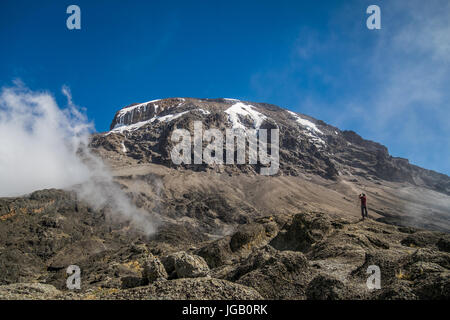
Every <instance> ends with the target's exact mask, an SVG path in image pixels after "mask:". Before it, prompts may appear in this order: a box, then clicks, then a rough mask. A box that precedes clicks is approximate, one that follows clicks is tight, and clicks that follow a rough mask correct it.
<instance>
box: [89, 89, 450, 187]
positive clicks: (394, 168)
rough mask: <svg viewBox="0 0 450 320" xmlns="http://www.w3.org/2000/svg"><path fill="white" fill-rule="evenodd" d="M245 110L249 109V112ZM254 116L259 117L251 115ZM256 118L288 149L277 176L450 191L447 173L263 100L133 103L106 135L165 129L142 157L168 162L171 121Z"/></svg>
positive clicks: (248, 124) (220, 123)
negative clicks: (362, 179)
mask: <svg viewBox="0 0 450 320" xmlns="http://www.w3.org/2000/svg"><path fill="white" fill-rule="evenodd" d="M238 104H241V105H242V106H241V107H240V109H239V108H238V110H237V112H235V116H236V117H235V118H234V119H235V120H234V121H236V122H237V123H232V121H231V120H230V118H231V116H230V115H229V114H227V113H226V112H227V110H229V109H230V108H232V107H233V106H235V105H238ZM246 106H248V107H246ZM245 108H247V109H245ZM248 110H250V111H252V110H253V111H254V114H252V113H251V112H250V111H248ZM258 114H260V117H264V119H256V118H257V117H258ZM252 117H253V118H252ZM255 119H256V120H257V121H260V122H262V124H261V128H265V129H270V128H277V127H278V128H279V129H280V150H282V151H287V152H281V153H280V170H281V172H282V174H287V175H298V174H300V173H303V172H306V173H315V174H318V175H320V176H322V177H325V178H328V179H336V178H337V177H338V176H340V175H343V174H344V175H345V174H349V173H350V174H351V175H356V176H367V177H368V178H369V179H375V180H376V179H383V180H387V181H396V182H409V183H411V184H413V185H417V186H424V187H427V188H430V189H432V190H435V191H438V192H442V193H444V194H447V195H450V177H448V176H447V175H445V174H443V173H439V172H436V171H433V170H429V169H425V168H421V167H419V166H416V165H414V164H410V163H409V160H408V159H405V158H401V157H393V156H392V155H390V154H389V152H388V149H387V147H385V146H383V145H382V144H380V143H378V142H374V141H370V140H366V139H363V138H362V137H361V136H360V135H358V134H357V133H356V132H354V131H352V130H340V129H339V128H337V127H334V126H332V125H329V124H327V123H325V122H324V121H322V120H317V119H315V118H313V117H310V116H308V115H304V114H301V113H295V112H292V111H289V110H287V109H283V108H281V107H279V106H276V105H273V104H268V103H255V102H248V101H241V100H237V99H229V98H218V99H197V98H167V99H157V100H152V101H149V102H145V103H135V104H131V105H128V106H126V107H124V108H122V109H120V110H118V111H117V112H116V113H115V115H114V118H113V121H112V123H111V126H110V131H109V132H108V133H107V134H106V135H107V136H109V135H111V134H123V135H124V136H126V137H131V141H133V139H135V138H133V135H134V136H136V139H135V141H134V142H135V143H137V144H140V143H141V142H142V143H144V142H143V141H142V139H140V138H139V137H137V136H138V135H137V134H136V131H137V132H139V131H142V130H146V131H149V130H152V129H151V128H153V127H155V128H157V130H163V131H164V130H167V132H164V133H163V134H162V137H159V136H158V135H156V136H155V137H154V139H155V140H156V139H157V138H162V139H163V140H164V141H163V142H162V143H160V144H158V146H159V148H162V149H164V150H162V154H160V156H159V157H157V156H156V157H150V158H148V159H147V160H148V161H150V162H155V161H156V162H159V163H163V164H165V165H168V166H171V164H170V159H168V157H167V155H168V153H169V152H168V148H167V147H169V146H171V142H170V141H169V139H168V138H169V136H170V133H171V131H172V130H173V128H174V126H175V125H178V126H179V127H183V128H188V127H189V123H188V122H189V121H192V120H200V121H203V122H204V126H205V129H207V128H212V127H218V128H219V129H220V130H224V129H226V128H230V127H233V126H236V125H238V126H242V127H244V128H252V127H254V126H253V123H252V121H256V120H255ZM97 137H105V136H104V135H103V136H102V135H100V136H98V135H97ZM101 139H102V138H100V139H98V138H96V139H94V140H95V141H94V144H93V145H96V144H98V143H100V144H101V143H102V142H101V141H99V140H101ZM144 144H145V143H144ZM122 149H123V148H122ZM144 153H145V152H144ZM130 156H131V157H138V158H140V159H141V160H143V159H144V158H145V156H144V155H143V154H142V153H141V156H139V155H138V154H136V153H133V152H131V153H130ZM191 168H192V167H191ZM356 168H359V169H360V170H356ZM247 169H249V168H248V166H247V167H246V169H245V171H246V172H248V171H256V170H247Z"/></svg>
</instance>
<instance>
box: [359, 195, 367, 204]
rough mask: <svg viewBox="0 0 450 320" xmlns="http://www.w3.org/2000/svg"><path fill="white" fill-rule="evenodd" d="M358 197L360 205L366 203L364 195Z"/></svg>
mask: <svg viewBox="0 0 450 320" xmlns="http://www.w3.org/2000/svg"><path fill="white" fill-rule="evenodd" d="M359 199H360V200H361V206H365V205H366V196H359Z"/></svg>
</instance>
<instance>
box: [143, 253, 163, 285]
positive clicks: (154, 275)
mask: <svg viewBox="0 0 450 320" xmlns="http://www.w3.org/2000/svg"><path fill="white" fill-rule="evenodd" d="M142 276H143V279H144V282H145V283H153V282H155V281H161V280H166V279H167V278H168V277H169V276H168V274H167V271H166V269H165V268H164V265H163V264H162V262H161V261H160V260H159V259H158V258H157V257H155V256H153V255H151V256H149V258H148V260H147V261H146V263H145V264H144V269H143V271H142Z"/></svg>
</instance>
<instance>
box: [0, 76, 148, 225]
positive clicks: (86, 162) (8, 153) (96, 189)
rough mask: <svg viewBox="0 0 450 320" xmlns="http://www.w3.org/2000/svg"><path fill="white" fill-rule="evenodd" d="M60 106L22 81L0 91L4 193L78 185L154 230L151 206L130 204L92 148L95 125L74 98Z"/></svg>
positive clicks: (98, 203)
mask: <svg viewBox="0 0 450 320" xmlns="http://www.w3.org/2000/svg"><path fill="white" fill-rule="evenodd" d="M63 94H64V95H65V96H66V97H67V100H68V107H67V109H64V110H61V109H60V108H59V107H58V105H57V104H56V101H55V99H54V98H53V97H52V96H51V95H50V94H49V93H46V92H32V91H30V90H28V89H26V88H24V87H23V86H22V85H19V86H15V87H11V88H3V89H2V91H1V94H0V196H1V197H5V196H19V195H23V194H27V193H30V192H32V191H35V190H40V189H46V188H60V189H70V190H75V191H76V192H77V194H78V195H79V196H80V197H81V198H82V199H83V200H85V201H87V202H88V203H89V204H90V205H91V206H93V207H94V208H96V209H100V208H104V207H108V208H109V211H111V212H112V213H115V214H117V215H118V216H119V217H122V218H124V219H126V220H128V221H130V222H131V223H132V224H134V225H135V226H136V227H137V228H138V229H140V230H142V231H144V232H146V233H152V232H153V231H154V223H153V222H152V218H151V217H150V215H149V214H148V213H147V212H144V211H142V210H139V209H138V208H136V207H135V206H134V205H132V204H131V202H130V201H129V199H128V197H127V196H126V194H125V193H124V192H123V191H122V190H121V189H120V187H119V186H118V185H117V184H115V183H114V181H113V177H112V175H111V174H110V173H109V171H108V169H107V168H106V167H105V165H104V164H103V162H102V161H101V159H99V158H98V157H96V156H94V155H93V154H91V153H90V151H89V149H88V147H87V146H88V142H89V136H90V133H91V132H92V131H93V129H94V128H93V125H92V124H91V123H89V122H88V121H87V119H86V117H85V116H84V114H83V113H82V112H80V110H79V108H77V107H76V106H75V105H74V104H73V102H72V96H71V93H70V90H69V88H67V87H63Z"/></svg>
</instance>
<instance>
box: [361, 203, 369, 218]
mask: <svg viewBox="0 0 450 320" xmlns="http://www.w3.org/2000/svg"><path fill="white" fill-rule="evenodd" d="M364 211H365V212H366V213H365V214H364ZM361 215H362V217H363V218H364V217H369V214H368V213H367V207H366V206H364V205H362V206H361Z"/></svg>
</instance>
